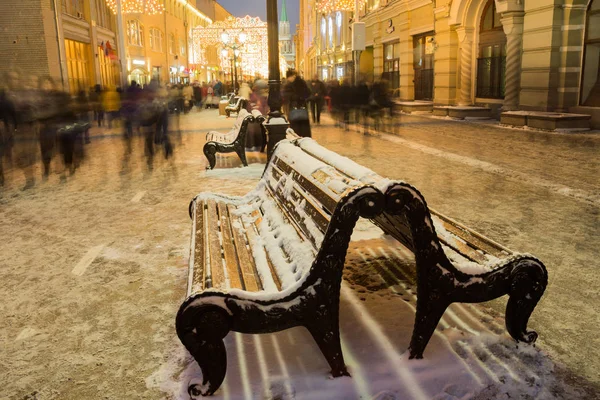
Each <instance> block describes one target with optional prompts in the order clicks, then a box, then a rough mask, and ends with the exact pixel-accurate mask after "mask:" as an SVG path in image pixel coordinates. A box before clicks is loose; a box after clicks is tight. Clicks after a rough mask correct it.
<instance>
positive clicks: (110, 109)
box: [101, 86, 121, 129]
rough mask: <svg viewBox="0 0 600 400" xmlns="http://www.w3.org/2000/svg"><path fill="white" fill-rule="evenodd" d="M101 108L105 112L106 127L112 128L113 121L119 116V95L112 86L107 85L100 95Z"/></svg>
mask: <svg viewBox="0 0 600 400" xmlns="http://www.w3.org/2000/svg"><path fill="white" fill-rule="evenodd" d="M101 102H102V109H103V110H104V112H106V114H107V116H108V117H107V119H108V128H109V129H112V124H113V121H114V120H116V119H118V118H119V110H120V109H121V97H120V96H119V93H117V90H116V89H115V87H114V86H109V87H108V88H107V89H106V90H105V91H104V92H102V95H101Z"/></svg>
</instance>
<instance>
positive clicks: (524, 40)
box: [301, 0, 600, 113]
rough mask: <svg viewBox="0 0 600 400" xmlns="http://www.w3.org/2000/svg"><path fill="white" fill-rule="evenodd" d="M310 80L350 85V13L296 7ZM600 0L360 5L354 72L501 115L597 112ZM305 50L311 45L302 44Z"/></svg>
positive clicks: (391, 0)
mask: <svg viewBox="0 0 600 400" xmlns="http://www.w3.org/2000/svg"><path fill="white" fill-rule="evenodd" d="M301 1H302V3H303V7H305V9H306V10H307V12H306V15H304V16H302V17H301V25H304V26H301V29H303V30H304V39H305V51H304V54H303V63H304V65H305V68H306V69H307V72H308V73H309V74H313V73H316V74H318V75H319V76H320V77H321V79H331V78H334V79H348V78H349V77H351V76H352V74H349V71H350V70H351V68H352V64H351V63H348V62H349V61H350V60H351V51H350V50H351V49H350V46H351V28H352V25H351V22H352V20H353V14H354V13H353V12H339V11H337V12H336V11H334V12H333V13H330V14H327V15H323V14H319V13H318V12H317V11H316V10H317V9H316V5H317V2H318V1H319V0H301ZM598 3H600V0H591V1H590V0H570V1H569V0H568V1H561V2H558V1H552V0H536V1H528V0H453V1H450V0H441V1H435V2H434V1H432V0H366V1H364V2H363V5H362V7H361V8H360V10H359V17H360V20H361V21H362V22H364V23H365V24H366V43H367V47H366V49H365V51H363V52H362V54H361V57H360V73H361V75H362V76H363V77H365V78H367V79H368V80H373V79H378V78H381V77H383V78H385V79H387V80H388V82H389V83H390V86H391V87H392V89H393V91H394V95H395V96H397V97H398V98H399V99H401V100H404V101H412V100H424V101H432V102H433V103H434V104H439V105H487V106H490V107H492V108H495V109H502V110H516V109H520V110H539V111H561V112H565V111H569V110H571V111H573V110H575V111H579V112H582V111H583V112H586V111H588V112H590V113H593V112H595V109H596V107H600V86H599V83H598V71H599V68H598V66H599V59H600V26H599V25H596V24H595V22H596V21H598V20H600V4H598ZM306 43H308V45H306Z"/></svg>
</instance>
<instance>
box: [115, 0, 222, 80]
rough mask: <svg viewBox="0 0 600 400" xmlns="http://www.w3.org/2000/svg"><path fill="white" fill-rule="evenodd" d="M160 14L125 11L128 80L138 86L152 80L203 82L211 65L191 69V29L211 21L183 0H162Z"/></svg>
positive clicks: (192, 55) (192, 56)
mask: <svg viewBox="0 0 600 400" xmlns="http://www.w3.org/2000/svg"><path fill="white" fill-rule="evenodd" d="M163 1H164V3H163V5H164V12H162V13H160V14H154V15H148V14H125V15H124V16H123V20H124V22H123V24H124V32H126V46H127V50H126V59H127V74H128V79H127V80H128V81H132V80H134V81H136V82H137V83H139V84H141V85H145V84H147V83H149V82H150V80H151V79H156V80H158V81H159V82H160V83H172V84H177V83H191V82H194V81H206V80H207V79H208V78H209V76H208V75H209V73H208V72H207V71H209V70H208V69H207V68H211V67H212V66H213V65H211V64H210V63H209V64H207V65H204V67H205V68H204V69H202V68H195V66H194V65H190V64H193V58H194V54H193V51H194V50H193V48H192V46H191V39H190V37H191V29H192V28H194V27H197V26H206V25H208V24H210V23H211V22H212V20H211V19H210V18H208V17H207V16H206V15H205V14H203V13H202V12H200V11H198V10H197V9H196V8H195V7H194V6H193V5H192V3H189V2H187V1H185V0H163Z"/></svg>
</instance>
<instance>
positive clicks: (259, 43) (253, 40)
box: [190, 15, 287, 77]
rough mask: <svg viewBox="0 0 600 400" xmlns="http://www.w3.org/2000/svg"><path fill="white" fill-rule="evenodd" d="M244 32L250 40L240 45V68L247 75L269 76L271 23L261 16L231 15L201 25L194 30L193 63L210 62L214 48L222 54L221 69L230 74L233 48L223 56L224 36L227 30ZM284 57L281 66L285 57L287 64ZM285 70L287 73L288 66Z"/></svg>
mask: <svg viewBox="0 0 600 400" xmlns="http://www.w3.org/2000/svg"><path fill="white" fill-rule="evenodd" d="M242 32H243V33H244V34H245V35H246V40H245V41H244V43H243V44H239V51H240V55H239V60H238V63H239V67H238V71H239V68H241V71H242V74H243V75H244V76H256V75H260V76H263V77H267V76H268V75H269V39H268V34H267V23H266V22H263V21H261V19H260V18H258V17H250V16H248V15H247V16H245V17H243V18H236V17H232V16H230V17H228V18H227V19H226V20H224V21H216V22H214V23H212V24H211V25H208V26H206V27H203V26H199V27H196V28H194V29H192V45H191V47H192V51H191V53H190V54H191V59H190V63H191V64H194V65H198V66H201V65H206V63H207V60H206V54H207V48H208V47H214V48H215V49H216V51H217V54H218V57H219V65H220V69H221V70H222V71H223V72H225V73H227V74H230V73H231V70H232V65H231V54H232V50H231V49H229V50H228V55H227V56H226V55H223V52H222V50H224V49H226V47H225V46H223V43H222V42H221V35H222V34H223V33H227V34H228V35H229V37H230V38H237V37H239V35H240V33H242ZM282 59H283V57H281V55H280V67H281V66H283V65H284V64H285V59H283V63H282V62H281V60H282ZM286 65H287V64H286ZM282 71H283V72H285V69H283V70H282Z"/></svg>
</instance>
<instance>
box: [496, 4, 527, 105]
mask: <svg viewBox="0 0 600 400" xmlns="http://www.w3.org/2000/svg"><path fill="white" fill-rule="evenodd" d="M500 22H501V23H502V28H503V29H504V33H505V34H506V74H505V79H504V104H503V106H502V109H503V110H504V111H510V110H516V109H518V107H519V93H520V91H521V54H522V44H523V12H520V11H517V12H508V13H504V14H502V18H500Z"/></svg>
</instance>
